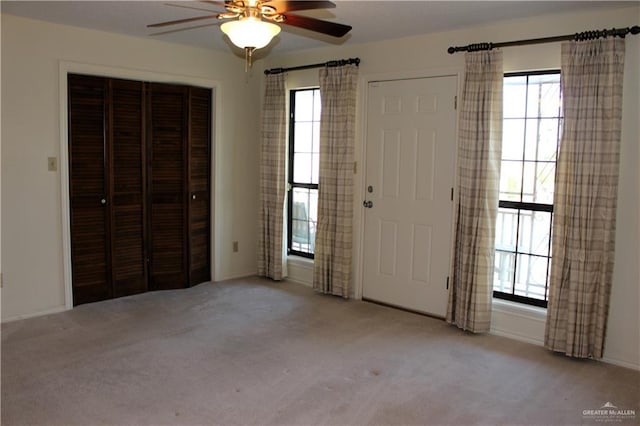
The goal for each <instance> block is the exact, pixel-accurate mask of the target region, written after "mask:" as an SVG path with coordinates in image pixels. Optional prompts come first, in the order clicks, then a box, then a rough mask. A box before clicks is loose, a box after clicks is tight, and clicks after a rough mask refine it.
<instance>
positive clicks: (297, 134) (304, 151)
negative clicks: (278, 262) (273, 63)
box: [287, 89, 320, 258]
mask: <svg viewBox="0 0 640 426" xmlns="http://www.w3.org/2000/svg"><path fill="white" fill-rule="evenodd" d="M289 106H290V116H289V173H288V176H289V178H288V182H289V188H288V189H289V193H288V194H289V195H288V203H287V226H288V233H287V234H288V241H287V248H288V253H289V254H295V255H298V256H304V257H308V258H313V253H314V248H315V247H314V246H315V238H316V223H317V220H318V217H317V213H318V172H319V169H320V89H300V90H292V91H291V94H290V104H289Z"/></svg>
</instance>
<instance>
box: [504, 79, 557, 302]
mask: <svg viewBox="0 0 640 426" xmlns="http://www.w3.org/2000/svg"><path fill="white" fill-rule="evenodd" d="M503 96H504V97H503V102H504V105H503V111H504V113H503V139H502V168H501V173H500V203H499V210H498V220H497V223H496V257H495V274H494V282H493V290H494V292H493V294H494V297H498V298H501V299H508V300H513V301H517V302H522V303H527V304H531V305H537V306H543V307H546V306H547V300H548V287H549V272H550V270H551V229H552V221H553V191H554V181H555V173H556V157H557V152H558V139H559V137H560V135H561V126H562V111H561V105H562V102H561V93H560V73H559V71H551V72H549V71H545V72H529V73H517V74H506V75H505V77H504V95H503Z"/></svg>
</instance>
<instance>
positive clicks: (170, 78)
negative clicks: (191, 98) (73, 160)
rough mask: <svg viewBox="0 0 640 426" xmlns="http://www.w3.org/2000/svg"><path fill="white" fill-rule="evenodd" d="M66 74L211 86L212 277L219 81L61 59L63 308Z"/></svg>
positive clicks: (68, 299) (66, 272)
mask: <svg viewBox="0 0 640 426" xmlns="http://www.w3.org/2000/svg"><path fill="white" fill-rule="evenodd" d="M68 74H87V75H95V76H99V77H108V78H121V79H126V80H138V81H144V82H153V83H174V84H185V85H189V86H198V87H204V88H207V89H211V126H212V129H211V183H210V190H211V209H210V211H211V217H210V223H211V225H210V242H209V243H210V246H211V250H210V252H211V253H210V259H209V262H210V265H211V268H210V269H211V277H210V279H211V280H213V277H214V266H215V262H214V259H215V244H214V241H215V238H214V233H215V226H214V224H215V206H216V205H217V204H218V203H217V202H216V196H217V194H218V191H216V190H215V187H216V186H215V185H216V182H217V179H216V174H215V171H216V170H217V169H218V167H216V166H217V165H216V160H217V159H218V158H220V156H218V155H216V154H217V153H216V150H217V147H218V144H217V143H216V141H217V140H219V139H220V137H221V132H220V125H221V123H222V120H221V117H220V111H219V110H218V108H216V100H217V98H218V96H221V90H222V84H221V83H220V82H218V81H217V80H210V79H205V78H199V77H192V76H186V75H176V74H165V73H158V72H154V71H148V70H138V69H130V68H118V67H109V66H103V65H94V64H85V63H80V62H70V61H60V63H59V64H58V78H59V81H58V96H59V106H60V162H59V170H60V206H61V207H60V210H61V215H62V265H63V268H62V273H63V277H62V278H63V282H64V302H65V308H66V309H67V310H68V309H72V308H73V286H72V275H71V272H72V264H71V219H70V218H71V205H70V202H69V126H68V124H69V121H68V117H69V111H68V93H67V90H68V84H67V78H68V77H67V76H68Z"/></svg>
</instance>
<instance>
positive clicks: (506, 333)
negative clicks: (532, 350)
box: [489, 328, 544, 346]
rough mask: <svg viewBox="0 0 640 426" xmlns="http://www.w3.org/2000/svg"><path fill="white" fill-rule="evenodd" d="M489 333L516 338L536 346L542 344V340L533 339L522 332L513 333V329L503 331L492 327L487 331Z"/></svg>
mask: <svg viewBox="0 0 640 426" xmlns="http://www.w3.org/2000/svg"><path fill="white" fill-rule="evenodd" d="M489 333H490V334H493V335H495V336H500V337H506V338H509V339H513V340H518V341H520V342H525V343H531V344H533V345H536V346H544V342H543V341H542V340H538V339H534V338H532V337H529V336H526V335H524V334H518V333H514V332H513V331H505V330H501V329H497V328H492V329H491V331H489Z"/></svg>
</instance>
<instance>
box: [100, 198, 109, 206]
mask: <svg viewBox="0 0 640 426" xmlns="http://www.w3.org/2000/svg"><path fill="white" fill-rule="evenodd" d="M100 204H102V205H103V206H104V205H105V204H107V200H106V199H105V198H103V199H102V200H100Z"/></svg>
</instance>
